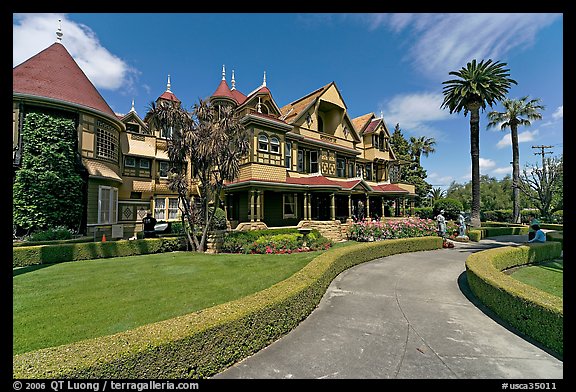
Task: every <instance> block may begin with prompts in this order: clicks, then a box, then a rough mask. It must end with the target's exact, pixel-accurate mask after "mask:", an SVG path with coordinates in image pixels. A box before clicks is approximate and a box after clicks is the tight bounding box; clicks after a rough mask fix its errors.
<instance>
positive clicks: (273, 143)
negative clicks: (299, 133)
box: [270, 136, 280, 154]
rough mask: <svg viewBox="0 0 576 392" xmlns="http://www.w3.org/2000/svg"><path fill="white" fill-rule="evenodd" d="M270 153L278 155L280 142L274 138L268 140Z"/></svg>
mask: <svg viewBox="0 0 576 392" xmlns="http://www.w3.org/2000/svg"><path fill="white" fill-rule="evenodd" d="M270 152H275V153H277V154H279V153H280V140H278V138H277V137H276V136H272V137H271V138H270Z"/></svg>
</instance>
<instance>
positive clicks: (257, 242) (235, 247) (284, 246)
mask: <svg viewBox="0 0 576 392" xmlns="http://www.w3.org/2000/svg"><path fill="white" fill-rule="evenodd" d="M306 246H307V247H308V249H304V238H303V235H302V234H300V232H298V229H295V228H286V229H270V230H252V231H233V232H228V233H226V235H225V238H224V242H223V244H222V252H225V253H292V252H301V251H305V250H320V249H328V248H329V247H330V246H332V241H330V240H329V239H327V238H326V237H324V236H322V234H320V232H319V231H318V230H316V229H314V230H312V231H311V232H310V233H309V234H308V237H307V239H306Z"/></svg>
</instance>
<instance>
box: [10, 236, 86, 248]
mask: <svg viewBox="0 0 576 392" xmlns="http://www.w3.org/2000/svg"><path fill="white" fill-rule="evenodd" d="M80 242H94V237H80V238H72V239H69V240H50V241H21V242H12V246H13V247H20V246H36V245H60V244H75V243H80Z"/></svg>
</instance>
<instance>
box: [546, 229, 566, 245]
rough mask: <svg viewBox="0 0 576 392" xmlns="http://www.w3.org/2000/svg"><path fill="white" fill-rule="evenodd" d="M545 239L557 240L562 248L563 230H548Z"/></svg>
mask: <svg viewBox="0 0 576 392" xmlns="http://www.w3.org/2000/svg"><path fill="white" fill-rule="evenodd" d="M546 241H554V242H559V243H560V245H561V246H562V249H564V232H562V231H549V232H547V233H546Z"/></svg>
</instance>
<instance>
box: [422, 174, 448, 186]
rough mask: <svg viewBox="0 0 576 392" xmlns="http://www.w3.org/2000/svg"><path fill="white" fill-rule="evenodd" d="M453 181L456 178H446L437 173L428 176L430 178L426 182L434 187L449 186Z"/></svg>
mask: <svg viewBox="0 0 576 392" xmlns="http://www.w3.org/2000/svg"><path fill="white" fill-rule="evenodd" d="M453 180H454V177H452V176H444V175H441V174H438V173H436V172H433V173H430V174H428V176H427V178H426V182H428V183H429V184H432V186H434V187H445V186H449V185H450V183H451V182H452V181H453Z"/></svg>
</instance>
